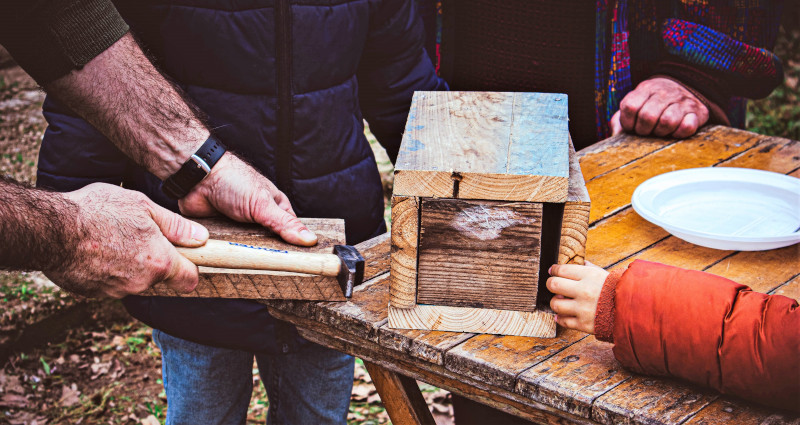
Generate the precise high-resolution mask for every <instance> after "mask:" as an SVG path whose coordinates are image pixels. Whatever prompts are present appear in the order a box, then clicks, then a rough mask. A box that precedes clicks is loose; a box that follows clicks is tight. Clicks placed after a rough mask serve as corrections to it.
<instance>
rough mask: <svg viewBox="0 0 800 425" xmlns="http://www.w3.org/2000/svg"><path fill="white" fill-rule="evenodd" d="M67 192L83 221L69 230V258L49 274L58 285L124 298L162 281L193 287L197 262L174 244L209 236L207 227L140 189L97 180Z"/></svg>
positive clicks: (191, 242)
mask: <svg viewBox="0 0 800 425" xmlns="http://www.w3.org/2000/svg"><path fill="white" fill-rule="evenodd" d="M64 196H65V197H66V198H67V199H68V200H70V201H72V202H73V203H75V204H76V205H77V206H78V210H77V211H78V217H77V221H78V226H77V228H76V229H65V231H66V232H67V234H68V241H70V242H72V243H69V242H68V244H69V245H70V246H69V247H66V248H73V249H74V250H73V251H72V252H69V253H67V255H66V256H67V261H65V262H64V264H62V265H61V266H60V267H59V269H57V270H50V271H47V270H46V271H45V274H46V275H47V276H48V277H49V278H50V279H52V280H53V282H55V283H56V284H57V285H59V286H61V287H63V288H64V289H67V290H69V291H71V292H74V293H76V294H80V295H85V296H109V297H114V298H121V297H123V296H125V295H129V294H137V293H139V292H142V291H144V290H145V289H147V288H149V287H150V286H151V285H153V284H155V283H158V282H165V283H166V284H167V285H169V286H171V287H172V288H173V289H175V290H177V291H182V292H189V291H191V290H193V289H194V288H195V286H197V282H198V274H197V266H195V265H194V264H193V263H192V262H191V261H189V260H187V259H186V258H184V257H183V256H181V255H180V254H179V253H178V251H177V250H175V247H174V246H173V244H176V245H181V246H186V247H196V246H201V245H203V244H205V242H206V240H208V230H206V228H205V227H203V226H201V225H199V224H197V223H194V222H192V221H189V220H186V219H185V218H183V217H181V216H179V215H177V214H174V213H172V212H170V211H168V210H166V209H164V208H162V207H160V206H158V205H156V204H155V203H154V202H153V201H151V200H150V199H148V198H147V197H146V196H144V195H143V194H141V193H139V192H133V191H129V190H125V189H122V188H120V187H116V186H112V185H108V184H101V183H95V184H92V185H89V186H86V187H84V188H82V189H80V190H76V191H74V192H69V193H65V194H64Z"/></svg>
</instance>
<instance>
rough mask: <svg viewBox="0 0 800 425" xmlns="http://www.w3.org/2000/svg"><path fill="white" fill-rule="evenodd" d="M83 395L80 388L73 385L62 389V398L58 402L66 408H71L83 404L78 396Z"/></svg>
mask: <svg viewBox="0 0 800 425" xmlns="http://www.w3.org/2000/svg"><path fill="white" fill-rule="evenodd" d="M80 394H81V392H80V391H78V387H77V385H75V384H72V386H71V387H68V386H66V385H64V386H63V387H61V398H60V399H59V400H58V402H59V403H61V405H62V406H64V407H71V406H74V405H76V404H78V403H80V402H81V400H80V399H79V398H78V396H79V395H80Z"/></svg>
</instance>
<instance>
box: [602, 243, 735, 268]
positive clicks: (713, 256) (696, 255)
mask: <svg viewBox="0 0 800 425" xmlns="http://www.w3.org/2000/svg"><path fill="white" fill-rule="evenodd" d="M731 254H733V251H721V250H718V249H713V248H705V247H702V246H699V245H695V244H692V243H689V242H686V241H684V240H681V239H678V238H676V237H674V236H670V237H668V238H666V239H663V240H662V241H660V242H657V243H656V244H655V245H652V246H650V247H648V248H647V249H645V250H643V251H640V252H638V253H636V254H635V255H633V256H631V257H629V258H626V259H625V260H624V261H622V262H620V263H617V264H616V265H615V266H614V267H611V268H610V269H609V270H616V269H618V268H627V267H628V266H629V265H630V264H631V263H632V262H633V261H634V260H645V261H654V262H658V263H663V264H669V265H671V266H675V267H681V268H684V269H689V270H703V269H704V268H706V267H708V266H710V265H711V264H714V263H716V262H717V261H720V260H722V259H723V258H725V257H727V256H729V255H731Z"/></svg>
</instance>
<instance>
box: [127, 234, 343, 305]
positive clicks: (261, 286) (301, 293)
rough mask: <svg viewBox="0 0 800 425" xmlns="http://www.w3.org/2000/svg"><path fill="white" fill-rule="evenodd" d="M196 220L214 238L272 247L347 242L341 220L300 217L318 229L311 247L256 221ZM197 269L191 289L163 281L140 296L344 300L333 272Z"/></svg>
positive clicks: (328, 246)
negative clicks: (186, 290) (286, 238)
mask: <svg viewBox="0 0 800 425" xmlns="http://www.w3.org/2000/svg"><path fill="white" fill-rule="evenodd" d="M194 220H195V221H197V222H198V223H200V224H203V225H204V226H206V228H208V231H209V235H210V237H211V238H213V239H221V240H227V241H231V242H238V243H243V244H247V245H253V246H259V247H266V248H271V249H280V250H292V251H299V252H326V253H332V252H333V246H334V245H337V244H344V243H345V237H344V220H340V219H314V218H303V219H301V220H302V221H303V223H305V224H306V226H308V228H309V229H311V230H312V231H314V233H316V234H317V238H318V243H317V245H315V246H313V247H298V246H294V245H290V244H288V243H286V242H284V241H283V240H281V239H280V238H279V237H278V236H277V235H275V234H274V233H272V232H270V231H268V230H266V229H265V228H263V227H261V226H259V225H255V224H246V223H237V222H234V221H232V220H228V219H224V218H212V219H194ZM198 270H199V273H200V279H199V283H198V285H197V287H196V288H195V290H194V291H192V292H189V293H181V292H177V291H174V290H173V289H171V288H169V287H167V286H166V285H163V284H156V285H153V286H152V287H151V288H150V289H148V290H147V291H145V292H143V293H142V294H141V295H155V296H172V297H195V298H196V297H203V298H207V297H213V298H247V299H262V300H263V299H302V300H327V301H334V300H335V301H344V300H345V299H346V298H345V297H344V294H342V289H341V287H340V286H339V283H338V281H337V280H336V278H335V277H325V276H316V275H309V274H303V273H287V272H272V271H263V270H247V269H224V268H215V267H199V269H198Z"/></svg>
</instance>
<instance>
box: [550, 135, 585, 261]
mask: <svg viewBox="0 0 800 425" xmlns="http://www.w3.org/2000/svg"><path fill="white" fill-rule="evenodd" d="M590 209H591V201H590V199H589V191H588V190H586V183H585V182H584V180H583V175H582V173H581V166H580V163H579V162H578V157H577V154H576V153H575V147H574V146H573V145H572V140H571V139H570V141H569V192H568V193H567V202H566V203H565V204H564V216H563V218H562V220H561V240H560V241H559V248H558V259H557V261H558V264H566V263H571V264H584V259H585V258H586V235H587V233H588V232H589V212H590Z"/></svg>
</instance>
